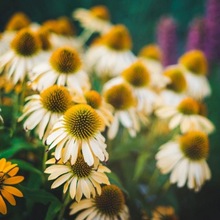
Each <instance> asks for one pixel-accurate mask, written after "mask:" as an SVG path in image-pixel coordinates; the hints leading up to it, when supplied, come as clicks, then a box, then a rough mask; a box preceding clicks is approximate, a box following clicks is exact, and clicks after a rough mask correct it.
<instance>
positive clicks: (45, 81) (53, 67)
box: [31, 47, 91, 93]
mask: <svg viewBox="0 0 220 220" xmlns="http://www.w3.org/2000/svg"><path fill="white" fill-rule="evenodd" d="M32 72H33V77H32V78H31V81H32V83H31V85H32V88H33V89H36V90H39V91H41V90H43V89H45V88H48V87H49V86H52V85H54V84H57V85H61V86H67V87H68V88H70V89H74V90H77V91H78V92H81V93H82V92H83V91H88V90H89V89H90V86H91V85H90V82H89V77H88V75H87V73H86V72H85V71H84V70H83V67H82V62H81V59H80V56H79V53H78V52H77V51H76V50H75V49H74V48H71V47H61V48H58V49H56V50H55V51H54V52H53V53H52V55H51V57H50V59H49V62H44V63H42V64H39V65H38V66H36V67H35V68H34V69H33V70H32Z"/></svg>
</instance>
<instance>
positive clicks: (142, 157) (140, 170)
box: [134, 152, 151, 181]
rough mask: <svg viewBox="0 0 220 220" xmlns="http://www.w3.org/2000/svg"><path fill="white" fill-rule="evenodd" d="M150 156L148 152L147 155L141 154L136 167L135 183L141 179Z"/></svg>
mask: <svg viewBox="0 0 220 220" xmlns="http://www.w3.org/2000/svg"><path fill="white" fill-rule="evenodd" d="M150 156H151V155H150V154H149V153H148V152H146V153H143V154H141V155H140V156H139V157H138V160H137V163H136V166H135V170H134V180H135V181H137V180H138V179H139V177H140V176H141V174H142V173H143V171H144V167H145V165H146V161H147V159H148V158H149V157H150Z"/></svg>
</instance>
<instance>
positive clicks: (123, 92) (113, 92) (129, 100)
mask: <svg viewBox="0 0 220 220" xmlns="http://www.w3.org/2000/svg"><path fill="white" fill-rule="evenodd" d="M104 98H105V100H106V102H107V103H109V104H111V105H112V106H113V107H114V108H115V109H116V110H126V109H128V108H130V107H132V106H134V105H135V99H134V96H133V93H132V90H131V87H130V86H129V85H127V84H124V83H123V84H118V85H114V86H112V87H111V88H109V89H108V90H106V91H105V93H104Z"/></svg>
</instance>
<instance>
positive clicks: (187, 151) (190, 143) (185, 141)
mask: <svg viewBox="0 0 220 220" xmlns="http://www.w3.org/2000/svg"><path fill="white" fill-rule="evenodd" d="M179 142H180V148H181V150H182V152H183V153H184V155H185V156H186V157H188V158H189V159H191V160H195V161H196V160H201V159H206V158H207V156H208V153H209V140H208V137H207V135H206V134H205V133H203V132H201V131H190V132H188V133H186V134H184V135H182V136H181V137H180V139H179Z"/></svg>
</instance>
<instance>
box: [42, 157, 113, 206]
mask: <svg viewBox="0 0 220 220" xmlns="http://www.w3.org/2000/svg"><path fill="white" fill-rule="evenodd" d="M51 162H52V165H51V166H49V167H48V168H46V170H45V171H44V172H45V173H47V174H50V175H49V177H48V180H54V182H53V184H52V185H51V188H52V189H54V188H57V187H59V186H60V185H62V184H64V187H63V193H64V194H65V193H66V192H67V191H68V192H69V194H70V197H71V198H72V199H76V201H77V202H79V201H80V200H81V199H82V196H83V195H84V196H85V197H86V198H87V199H90V198H91V197H95V196H96V195H97V194H98V195H100V194H101V190H102V189H101V185H102V184H106V185H109V184H110V182H109V180H108V177H107V175H106V174H105V173H109V172H111V171H110V170H109V169H108V168H107V167H105V166H103V165H102V164H101V163H99V161H98V160H97V159H96V160H95V163H94V165H93V166H89V165H88V164H87V163H86V162H85V161H84V159H83V157H82V155H80V156H79V157H78V158H77V160H76V162H75V164H74V165H71V163H69V162H68V161H67V162H66V163H63V161H62V160H59V161H58V162H56V160H55V159H54V158H52V160H51V159H50V160H49V161H47V164H51Z"/></svg>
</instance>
